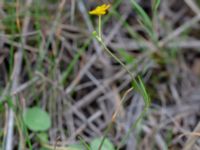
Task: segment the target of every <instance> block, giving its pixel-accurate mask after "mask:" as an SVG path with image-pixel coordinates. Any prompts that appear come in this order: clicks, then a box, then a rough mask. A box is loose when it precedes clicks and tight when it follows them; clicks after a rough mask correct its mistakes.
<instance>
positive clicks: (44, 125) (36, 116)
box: [23, 107, 51, 131]
mask: <svg viewBox="0 0 200 150" xmlns="http://www.w3.org/2000/svg"><path fill="white" fill-rule="evenodd" d="M23 120H24V123H25V125H26V126H27V127H28V128H29V129H30V130H32V131H45V130H47V129H49V128H50V126H51V119H50V116H49V114H48V113H47V112H45V111H44V110H42V109H41V108H39V107H33V108H28V109H27V111H25V112H24V114H23Z"/></svg>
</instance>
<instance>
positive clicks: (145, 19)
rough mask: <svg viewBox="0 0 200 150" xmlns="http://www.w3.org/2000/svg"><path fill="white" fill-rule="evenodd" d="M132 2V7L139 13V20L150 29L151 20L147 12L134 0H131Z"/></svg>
mask: <svg viewBox="0 0 200 150" xmlns="http://www.w3.org/2000/svg"><path fill="white" fill-rule="evenodd" d="M131 2H132V4H133V8H134V9H135V11H136V13H137V14H138V15H139V17H140V21H141V23H143V24H144V26H145V27H146V28H147V29H148V30H149V31H152V21H151V19H150V18H149V16H148V15H147V13H146V12H145V11H144V9H143V8H142V7H141V6H140V5H139V4H138V3H137V2H136V1H135V0H131Z"/></svg>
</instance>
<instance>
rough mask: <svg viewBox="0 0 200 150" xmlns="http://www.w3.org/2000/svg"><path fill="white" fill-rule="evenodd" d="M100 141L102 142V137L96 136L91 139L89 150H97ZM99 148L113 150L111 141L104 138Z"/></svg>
mask: <svg viewBox="0 0 200 150" xmlns="http://www.w3.org/2000/svg"><path fill="white" fill-rule="evenodd" d="M101 142H102V138H96V139H94V140H92V142H91V143H90V147H91V150H99V146H100V144H101ZM101 150H114V146H113V144H112V143H111V141H110V140H109V139H107V138H106V139H105V140H104V142H103V145H102V147H101Z"/></svg>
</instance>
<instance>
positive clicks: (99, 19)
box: [98, 15, 102, 39]
mask: <svg viewBox="0 0 200 150" xmlns="http://www.w3.org/2000/svg"><path fill="white" fill-rule="evenodd" d="M98 28H99V37H100V39H102V36H101V35H102V33H101V15H99V27H98Z"/></svg>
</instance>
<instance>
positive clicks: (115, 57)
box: [100, 40, 135, 81]
mask: <svg viewBox="0 0 200 150" xmlns="http://www.w3.org/2000/svg"><path fill="white" fill-rule="evenodd" d="M100 43H101V44H102V46H103V48H104V49H105V50H106V51H107V52H108V53H109V54H110V55H111V56H112V57H113V58H114V59H115V60H116V61H117V62H118V63H119V64H120V65H121V66H122V67H123V68H124V69H125V70H126V71H127V72H128V74H129V75H130V77H131V80H132V81H134V80H135V79H134V77H133V75H132V73H131V72H130V71H129V69H128V68H127V66H126V65H125V64H124V63H123V62H122V61H121V60H120V59H119V58H118V57H117V56H116V55H115V54H113V53H112V52H111V51H110V50H109V49H108V48H107V46H106V45H105V44H104V42H103V41H102V40H101V41H100Z"/></svg>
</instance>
